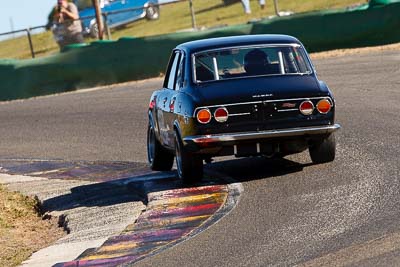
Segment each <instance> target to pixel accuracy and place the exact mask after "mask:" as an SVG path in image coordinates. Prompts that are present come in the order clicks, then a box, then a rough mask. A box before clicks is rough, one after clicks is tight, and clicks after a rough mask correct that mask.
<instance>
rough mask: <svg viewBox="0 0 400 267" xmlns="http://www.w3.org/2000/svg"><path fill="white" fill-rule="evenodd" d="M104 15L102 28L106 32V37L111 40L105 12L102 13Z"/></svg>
mask: <svg viewBox="0 0 400 267" xmlns="http://www.w3.org/2000/svg"><path fill="white" fill-rule="evenodd" d="M102 15H103V17H104V29H105V30H106V34H107V39H108V40H111V31H110V27H108V23H107V12H106V13H103V14H102Z"/></svg>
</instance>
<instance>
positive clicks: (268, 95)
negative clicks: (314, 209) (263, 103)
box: [252, 94, 274, 98]
mask: <svg viewBox="0 0 400 267" xmlns="http://www.w3.org/2000/svg"><path fill="white" fill-rule="evenodd" d="M271 96H274V95H273V94H263V95H253V96H252V97H253V98H263V97H271Z"/></svg>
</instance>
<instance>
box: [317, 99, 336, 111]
mask: <svg viewBox="0 0 400 267" xmlns="http://www.w3.org/2000/svg"><path fill="white" fill-rule="evenodd" d="M331 108H332V104H331V102H329V100H328V99H322V100H320V101H319V102H318V104H317V110H318V112H319V113H321V114H326V113H328V112H329V111H331Z"/></svg>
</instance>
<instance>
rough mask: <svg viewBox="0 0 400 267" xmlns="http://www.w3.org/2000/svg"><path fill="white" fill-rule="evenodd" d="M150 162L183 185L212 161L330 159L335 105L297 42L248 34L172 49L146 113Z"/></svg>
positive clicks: (333, 155) (196, 179)
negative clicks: (224, 158) (229, 157)
mask: <svg viewBox="0 0 400 267" xmlns="http://www.w3.org/2000/svg"><path fill="white" fill-rule="evenodd" d="M148 117H149V124H148V135H147V150H148V160H149V162H150V165H151V168H152V169H153V170H159V171H164V170H170V169H171V168H172V165H173V162H174V158H175V157H176V166H177V170H178V175H179V177H180V178H181V179H183V180H184V181H186V182H195V181H199V180H201V178H202V177H203V160H205V161H206V162H211V158H212V157H217V156H227V155H235V156H236V157H248V156H266V157H284V156H286V155H289V154H294V153H299V152H302V151H304V150H306V149H308V150H309V153H310V156H311V159H312V161H313V162H314V163H325V162H329V161H333V160H334V158H335V150H336V144H335V137H334V132H335V131H336V130H338V129H339V128H340V125H338V124H335V100H334V98H333V95H332V93H331V91H330V90H329V89H328V86H327V85H326V84H325V83H324V82H323V81H320V80H318V78H317V75H316V72H315V69H314V67H313V65H312V63H311V61H310V59H309V57H308V55H307V53H306V51H305V49H304V47H303V45H302V44H301V43H300V42H299V41H298V40H297V39H296V38H294V37H291V36H285V35H250V36H237V37H225V38H216V39H207V40H199V41H194V42H188V43H184V44H181V45H179V46H177V47H176V48H175V49H174V50H173V52H172V55H171V58H170V62H169V64H168V68H167V72H166V76H165V81H164V85H163V88H162V89H160V90H157V91H155V92H154V93H153V95H152V96H151V99H150V104H149V110H148Z"/></svg>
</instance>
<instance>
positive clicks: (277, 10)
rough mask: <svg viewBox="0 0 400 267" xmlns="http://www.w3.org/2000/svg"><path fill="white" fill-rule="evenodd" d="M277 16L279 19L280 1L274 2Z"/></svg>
mask: <svg viewBox="0 0 400 267" xmlns="http://www.w3.org/2000/svg"><path fill="white" fill-rule="evenodd" d="M274 7H275V14H276V15H277V16H278V17H279V16H280V15H279V7H278V0H274Z"/></svg>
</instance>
